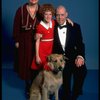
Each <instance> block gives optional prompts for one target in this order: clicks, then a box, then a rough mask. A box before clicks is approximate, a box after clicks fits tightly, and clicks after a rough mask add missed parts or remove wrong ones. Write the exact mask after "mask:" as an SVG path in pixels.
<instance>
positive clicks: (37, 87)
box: [30, 54, 65, 100]
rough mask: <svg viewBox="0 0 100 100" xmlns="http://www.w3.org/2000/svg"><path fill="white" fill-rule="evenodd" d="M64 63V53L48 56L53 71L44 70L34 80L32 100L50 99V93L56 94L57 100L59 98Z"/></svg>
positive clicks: (31, 90) (31, 92)
mask: <svg viewBox="0 0 100 100" xmlns="http://www.w3.org/2000/svg"><path fill="white" fill-rule="evenodd" d="M64 65H65V61H64V56H63V55H60V54H51V55H50V56H48V66H49V67H50V68H51V71H47V70H43V71H41V72H40V73H39V74H38V76H37V77H36V78H35V79H34V80H33V83H32V86H31V89H30V100H49V95H50V94H54V95H55V100H58V91H59V87H60V86H61V84H62V71H63V69H64Z"/></svg>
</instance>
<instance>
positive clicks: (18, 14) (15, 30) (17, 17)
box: [13, 8, 21, 42]
mask: <svg viewBox="0 0 100 100" xmlns="http://www.w3.org/2000/svg"><path fill="white" fill-rule="evenodd" d="M20 30H21V8H19V9H18V10H17V11H16V14H15V17H14V23H13V38H14V41H15V42H18V41H19V34H20Z"/></svg>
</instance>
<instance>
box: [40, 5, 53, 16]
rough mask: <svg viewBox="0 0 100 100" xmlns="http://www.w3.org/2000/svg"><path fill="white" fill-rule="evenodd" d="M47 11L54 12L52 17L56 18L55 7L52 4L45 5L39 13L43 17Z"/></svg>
mask: <svg viewBox="0 0 100 100" xmlns="http://www.w3.org/2000/svg"><path fill="white" fill-rule="evenodd" d="M46 11H51V12H52V15H53V16H54V15H55V8H54V7H53V5H52V4H43V5H42V6H41V7H40V9H39V13H40V15H41V16H42V17H43V16H44V13H45V12H46Z"/></svg>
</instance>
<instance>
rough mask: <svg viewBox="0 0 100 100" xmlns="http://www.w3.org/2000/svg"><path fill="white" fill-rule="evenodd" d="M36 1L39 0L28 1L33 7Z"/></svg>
mask: <svg viewBox="0 0 100 100" xmlns="http://www.w3.org/2000/svg"><path fill="white" fill-rule="evenodd" d="M38 1H39V0H29V3H30V4H33V5H34V4H37V3H38Z"/></svg>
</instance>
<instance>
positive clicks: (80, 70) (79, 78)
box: [53, 5, 87, 100]
mask: <svg viewBox="0 0 100 100" xmlns="http://www.w3.org/2000/svg"><path fill="white" fill-rule="evenodd" d="M67 17H68V11H67V10H66V8H65V7H64V6H62V5H60V6H59V7H57V9H56V21H57V24H56V26H55V32H54V33H55V34H54V47H53V53H58V54H63V55H65V56H66V57H67V58H68V60H66V64H65V69H64V71H63V85H62V87H63V92H64V93H63V98H62V100H77V98H78V96H79V95H81V94H82V93H83V83H84V79H85V77H86V73H87V68H86V65H85V46H84V43H83V39H82V33H81V29H80V25H79V24H77V23H74V25H71V24H69V23H68V22H67V20H66V18H67ZM72 76H73V84H72V83H71V81H72ZM71 84H72V88H71Z"/></svg>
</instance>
